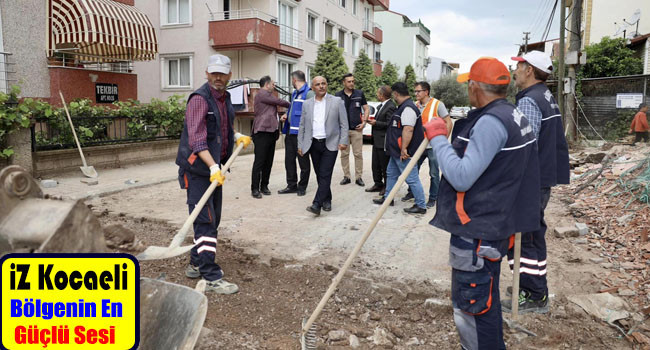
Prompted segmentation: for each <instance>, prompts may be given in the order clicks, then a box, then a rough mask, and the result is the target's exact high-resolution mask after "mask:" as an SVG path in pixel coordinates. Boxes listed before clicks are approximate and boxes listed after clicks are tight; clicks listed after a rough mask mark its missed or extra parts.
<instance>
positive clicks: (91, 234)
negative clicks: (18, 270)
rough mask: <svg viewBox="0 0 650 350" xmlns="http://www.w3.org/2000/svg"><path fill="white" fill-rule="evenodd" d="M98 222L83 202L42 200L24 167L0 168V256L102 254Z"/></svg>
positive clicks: (101, 233) (102, 234) (102, 244)
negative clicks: (31, 253)
mask: <svg viewBox="0 0 650 350" xmlns="http://www.w3.org/2000/svg"><path fill="white" fill-rule="evenodd" d="M105 251H106V241H105V240H104V233H103V230H102V228H101V225H100V223H99V221H98V220H97V218H96V217H95V216H94V215H93V213H92V212H91V211H90V209H88V207H86V205H85V204H84V203H83V202H82V201H78V202H69V201H60V200H51V199H43V192H42V191H41V189H40V187H39V186H38V183H36V181H35V180H34V179H33V178H32V177H31V175H30V174H29V173H27V172H26V171H25V170H24V169H22V168H21V167H18V166H9V167H6V168H4V169H2V170H1V171H0V256H2V255H5V254H8V253H30V252H33V253H102V252H105Z"/></svg>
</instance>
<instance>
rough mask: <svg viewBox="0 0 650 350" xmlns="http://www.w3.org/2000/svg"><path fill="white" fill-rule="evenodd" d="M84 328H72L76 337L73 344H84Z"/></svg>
mask: <svg viewBox="0 0 650 350" xmlns="http://www.w3.org/2000/svg"><path fill="white" fill-rule="evenodd" d="M85 330H86V328H84V326H77V327H74V334H76V335H77V336H76V337H75V338H74V342H75V343H77V344H84V343H85V342H86V336H85V335H84V331H85Z"/></svg>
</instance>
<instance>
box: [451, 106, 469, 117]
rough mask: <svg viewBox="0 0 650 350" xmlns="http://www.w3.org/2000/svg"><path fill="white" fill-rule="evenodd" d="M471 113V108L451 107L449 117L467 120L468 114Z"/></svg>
mask: <svg viewBox="0 0 650 350" xmlns="http://www.w3.org/2000/svg"><path fill="white" fill-rule="evenodd" d="M469 111H470V107H451V111H449V116H450V117H452V118H457V119H460V118H467V113H468V112H469Z"/></svg>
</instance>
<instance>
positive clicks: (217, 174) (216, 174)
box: [210, 164, 226, 186]
mask: <svg viewBox="0 0 650 350" xmlns="http://www.w3.org/2000/svg"><path fill="white" fill-rule="evenodd" d="M214 181H216V182H217V186H221V185H223V182H224V181H226V177H225V176H223V175H222V174H221V167H220V166H219V164H215V165H213V166H211V167H210V182H214Z"/></svg>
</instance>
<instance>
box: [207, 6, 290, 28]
mask: <svg viewBox="0 0 650 350" xmlns="http://www.w3.org/2000/svg"><path fill="white" fill-rule="evenodd" d="M250 18H258V19H261V20H263V21H267V22H269V23H273V24H278V19H277V18H276V17H273V16H271V15H269V14H268V13H266V12H264V11H260V10H258V9H243V10H232V11H223V12H210V20H211V21H226V20H231V19H250Z"/></svg>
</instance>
